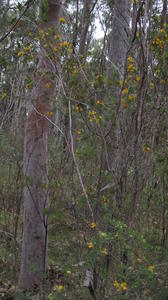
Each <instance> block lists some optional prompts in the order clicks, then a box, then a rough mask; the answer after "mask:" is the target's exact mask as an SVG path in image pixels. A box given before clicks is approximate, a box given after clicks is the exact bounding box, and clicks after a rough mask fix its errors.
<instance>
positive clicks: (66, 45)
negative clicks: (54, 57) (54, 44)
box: [60, 41, 72, 49]
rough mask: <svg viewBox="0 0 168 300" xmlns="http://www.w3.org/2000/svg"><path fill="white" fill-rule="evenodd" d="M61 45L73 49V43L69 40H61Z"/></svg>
mask: <svg viewBox="0 0 168 300" xmlns="http://www.w3.org/2000/svg"><path fill="white" fill-rule="evenodd" d="M60 47H61V48H63V47H67V48H69V49H72V44H71V43H69V42H67V41H64V42H61V43H60Z"/></svg>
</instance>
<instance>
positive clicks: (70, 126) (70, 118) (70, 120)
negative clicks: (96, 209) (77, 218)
mask: <svg viewBox="0 0 168 300" xmlns="http://www.w3.org/2000/svg"><path fill="white" fill-rule="evenodd" d="M68 106H69V130H70V139H71V151H72V157H73V160H74V164H75V167H76V171H77V174H78V177H79V181H80V184H81V187H82V190H83V193H84V195H85V198H86V201H87V204H88V207H89V210H90V213H91V216H92V219H93V220H94V214H93V209H92V207H91V204H90V201H89V198H88V195H87V193H86V189H85V187H84V184H83V180H82V176H81V173H80V170H79V166H78V162H77V159H76V156H75V152H74V141H73V135H72V114H71V102H70V100H69V102H68Z"/></svg>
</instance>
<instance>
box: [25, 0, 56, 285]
mask: <svg viewBox="0 0 168 300" xmlns="http://www.w3.org/2000/svg"><path fill="white" fill-rule="evenodd" d="M60 11H61V1H59V0H49V1H48V9H47V12H46V13H47V21H46V22H44V23H43V24H42V26H41V27H42V28H43V29H44V30H47V29H48V27H50V28H51V27H54V28H55V29H56V30H57V28H58V25H59V19H60ZM46 71H47V72H50V74H51V73H52V74H53V75H54V74H56V73H57V58H56V59H55V62H54V61H52V63H51V61H50V59H49V58H48V56H47V55H46V53H45V49H43V46H42V45H41V49H40V54H39V66H38V70H37V74H35V78H36V87H35V89H34V91H33V93H32V97H33V98H34V106H35V109H34V108H33V107H32V108H31V109H30V112H29V114H28V118H27V121H26V127H25V141H24V175H25V187H24V228H23V242H22V261H21V270H20V276H19V287H20V288H23V289H29V288H31V287H33V286H38V285H39V284H40V282H41V280H42V279H43V278H44V275H45V271H46V264H47V246H48V242H47V218H46V215H45V211H44V210H45V208H47V205H48V191H47V185H48V154H47V152H48V146H47V144H48V121H47V120H46V118H45V115H46V114H47V112H48V111H50V105H51V104H50V103H51V101H52V98H53V94H54V91H55V82H54V80H51V79H50V78H47V76H46ZM48 82H49V83H50V85H51V86H50V88H46V83H48ZM38 112H39V113H38ZM43 115H44V117H43Z"/></svg>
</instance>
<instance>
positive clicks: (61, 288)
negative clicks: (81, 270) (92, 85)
mask: <svg viewBox="0 0 168 300" xmlns="http://www.w3.org/2000/svg"><path fill="white" fill-rule="evenodd" d="M57 290H58V292H59V293H61V292H62V290H63V285H62V284H59V285H58V286H57Z"/></svg>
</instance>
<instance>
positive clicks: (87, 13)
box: [79, 0, 97, 55]
mask: <svg viewBox="0 0 168 300" xmlns="http://www.w3.org/2000/svg"><path fill="white" fill-rule="evenodd" d="M83 2H84V6H83V14H82V22H81V33H80V44H79V54H80V55H84V53H85V47H86V40H87V34H88V30H89V25H90V21H91V13H92V11H93V9H94V7H95V5H96V3H97V1H96V0H84V1H83Z"/></svg>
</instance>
